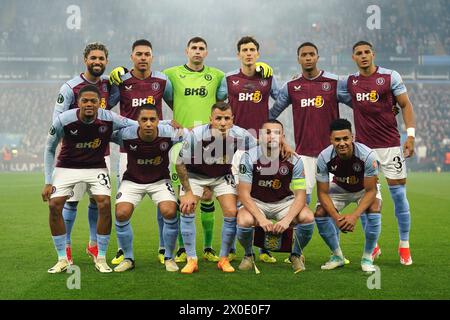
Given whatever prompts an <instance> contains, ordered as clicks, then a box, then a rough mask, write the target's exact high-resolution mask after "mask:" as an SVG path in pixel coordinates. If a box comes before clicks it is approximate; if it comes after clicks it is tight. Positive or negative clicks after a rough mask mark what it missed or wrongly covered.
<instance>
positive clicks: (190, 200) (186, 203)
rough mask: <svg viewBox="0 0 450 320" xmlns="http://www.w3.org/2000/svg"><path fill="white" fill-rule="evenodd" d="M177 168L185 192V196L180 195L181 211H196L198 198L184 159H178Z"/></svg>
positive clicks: (185, 212) (188, 212)
mask: <svg viewBox="0 0 450 320" xmlns="http://www.w3.org/2000/svg"><path fill="white" fill-rule="evenodd" d="M175 168H176V170H177V174H178V178H179V179H180V183H181V186H182V187H183V190H184V192H185V194H184V196H181V197H180V211H181V212H182V213H184V214H190V213H194V212H195V207H196V206H197V202H198V198H197V197H196V196H195V195H194V194H193V193H192V189H191V185H190V184H189V177H188V173H187V169H186V165H185V164H184V163H183V162H182V161H179V160H178V161H177V164H176V165H175Z"/></svg>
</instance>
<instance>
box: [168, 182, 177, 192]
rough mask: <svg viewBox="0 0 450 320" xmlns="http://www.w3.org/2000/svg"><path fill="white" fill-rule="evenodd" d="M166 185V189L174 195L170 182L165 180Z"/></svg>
mask: <svg viewBox="0 0 450 320" xmlns="http://www.w3.org/2000/svg"><path fill="white" fill-rule="evenodd" d="M166 187H167V190H169V192H170V193H171V194H173V195H175V191H174V190H173V187H172V185H171V184H170V183H168V182H167V183H166Z"/></svg>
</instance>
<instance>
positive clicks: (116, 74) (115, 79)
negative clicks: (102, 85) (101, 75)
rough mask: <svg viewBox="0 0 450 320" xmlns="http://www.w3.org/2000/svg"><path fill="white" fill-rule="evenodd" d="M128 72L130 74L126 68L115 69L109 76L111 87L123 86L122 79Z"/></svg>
mask: <svg viewBox="0 0 450 320" xmlns="http://www.w3.org/2000/svg"><path fill="white" fill-rule="evenodd" d="M127 72H128V69H127V68H125V67H117V68H114V69H113V70H112V71H111V73H110V74H109V83H110V84H111V85H116V86H118V85H120V84H122V82H123V81H122V79H121V78H120V77H121V76H123V75H124V74H125V73H127Z"/></svg>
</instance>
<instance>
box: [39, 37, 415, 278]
mask: <svg viewBox="0 0 450 320" xmlns="http://www.w3.org/2000/svg"><path fill="white" fill-rule="evenodd" d="M259 46H260V44H259V43H258V41H257V40H256V39H255V38H254V37H252V36H242V37H241V38H240V39H238V41H237V44H236V54H237V57H238V59H239V61H240V68H239V69H237V70H235V71H231V72H228V73H224V72H223V71H221V70H219V69H216V68H214V67H211V66H208V65H205V58H206V57H207V54H208V44H207V41H206V40H205V39H203V38H202V37H193V38H191V39H189V40H188V41H187V44H186V48H185V55H186V60H187V61H186V63H185V64H184V65H180V66H175V67H170V68H167V69H165V70H163V71H161V72H159V71H155V70H153V69H152V62H153V51H152V50H153V49H152V43H151V42H150V41H149V40H146V39H139V40H136V41H134V42H133V43H132V45H131V61H132V67H131V68H129V69H128V68H127V67H126V66H118V67H114V68H113V70H112V72H111V73H110V75H109V76H108V75H105V69H106V66H107V64H108V54H109V52H108V49H107V47H106V46H105V45H104V44H102V43H100V42H92V43H89V44H87V45H86V47H85V49H84V52H83V53H82V55H83V59H84V63H85V66H86V69H85V70H84V71H82V72H81V73H80V74H79V75H78V76H76V77H74V78H73V79H71V80H69V81H67V82H65V83H64V84H63V85H62V86H61V88H60V91H59V93H58V94H57V99H56V103H55V107H54V112H53V115H49V118H52V125H51V127H50V129H49V132H48V136H47V142H46V147H45V154H44V166H45V186H44V188H43V190H42V199H43V201H46V202H48V205H49V225H50V231H51V235H52V239H53V243H54V247H55V249H56V253H57V262H56V264H55V265H54V266H52V267H51V268H50V269H48V273H61V272H65V271H67V269H68V268H70V266H71V265H72V264H74V263H75V264H76V260H75V261H74V259H72V248H71V231H72V227H73V225H74V222H75V217H76V216H77V211H78V210H80V209H81V208H80V207H79V206H78V203H79V202H80V201H81V199H82V198H83V196H84V194H85V193H87V194H88V195H89V204H88V208H87V212H88V222H89V226H88V227H89V239H86V241H87V246H86V253H87V254H88V255H89V256H90V257H91V258H92V261H93V263H94V265H95V268H96V269H97V270H98V271H99V272H101V273H111V272H125V271H129V270H132V269H134V268H135V256H134V253H133V229H132V215H133V211H134V210H135V208H136V207H137V206H138V205H139V203H140V202H141V201H148V200H145V199H144V198H145V195H148V196H149V198H151V201H153V203H154V204H155V206H156V210H155V211H156V212H154V217H155V218H156V220H157V226H158V235H159V251H158V252H155V253H154V255H155V256H157V258H158V260H159V261H160V263H161V264H162V265H164V267H165V270H166V271H168V272H180V273H182V274H191V273H194V272H198V271H200V272H201V269H202V264H203V263H207V262H213V263H215V264H216V265H217V269H218V272H224V273H232V272H236V271H237V272H245V271H251V270H254V271H255V272H256V273H259V270H258V267H257V263H258V264H259V263H260V262H261V263H268V264H271V263H275V262H276V258H275V257H274V256H273V254H272V253H273V252H285V255H286V256H285V259H284V261H283V262H284V263H286V266H288V267H289V268H291V270H292V271H293V272H294V273H296V274H297V273H300V272H302V271H305V270H306V269H307V268H306V265H307V264H306V259H305V255H304V253H303V251H304V249H305V248H306V247H307V245H308V243H309V242H310V240H311V238H312V236H313V233H314V229H315V226H317V232H318V234H319V235H320V237H321V239H322V240H323V245H325V246H326V247H327V248H328V249H329V252H330V256H328V257H326V256H325V257H323V261H322V262H323V263H322V264H321V267H320V269H321V270H334V269H337V268H340V267H344V268H345V265H346V264H349V263H350V261H349V260H348V259H346V257H345V247H343V248H341V245H340V237H341V235H340V234H341V233H352V232H353V231H354V229H355V226H356V225H357V224H359V223H360V222H361V226H362V230H363V234H364V240H363V241H360V247H361V249H362V250H361V252H362V256H361V260H360V261H358V262H356V261H353V262H352V263H358V264H359V263H360V268H361V270H362V271H363V272H364V273H367V274H370V273H373V272H376V271H377V265H376V264H375V261H376V259H377V258H378V257H379V256H380V255H381V248H380V246H379V245H378V239H379V237H380V234H381V219H382V218H381V211H382V199H381V193H380V179H384V178H385V179H386V182H387V185H388V188H389V194H390V196H391V199H385V201H392V202H393V204H394V212H386V214H395V217H396V220H397V224H398V237H399V239H398V248H397V249H398V262H399V264H400V265H402V266H403V268H407V266H410V265H412V264H413V259H412V253H413V251H412V252H411V250H410V244H409V240H410V239H409V235H410V226H411V213H410V204H409V201H408V197H407V193H406V180H407V179H406V177H407V168H406V162H405V159H406V158H410V157H413V156H414V140H415V127H416V123H415V114H414V110H413V105H412V103H411V101H410V99H409V97H408V91H407V89H406V86H405V84H404V83H403V80H402V77H401V76H400V74H399V73H398V72H397V71H395V70H391V69H387V68H384V67H382V66H379V65H377V64H376V52H377V51H376V48H374V46H373V45H372V44H371V43H370V42H369V41H365V40H360V39H355V42H354V45H353V47H352V48H351V52H352V60H353V61H354V63H355V73H353V74H350V75H346V76H342V75H340V76H338V75H335V74H333V73H330V72H327V71H326V70H321V69H320V68H319V66H318V61H319V56H320V54H319V51H320V49H321V48H318V47H317V46H316V45H315V44H314V43H312V42H303V43H300V44H298V47H297V49H296V53H297V61H298V64H299V68H300V72H299V74H298V75H296V76H294V77H293V78H292V79H291V80H289V81H287V82H286V83H284V84H278V82H277V81H276V79H275V77H274V76H273V70H272V66H270V65H268V64H267V63H264V62H262V61H260V56H259ZM270 99H272V100H273V101H274V103H273V106H272V107H270V106H269V100H270ZM163 103H165V104H167V106H169V107H170V109H172V111H173V118H172V119H163V112H162V107H163ZM339 103H341V104H345V105H346V106H347V107H348V108H351V109H349V110H351V112H352V113H353V117H354V118H353V119H354V120H353V123H354V125H352V123H351V122H350V121H348V120H347V119H344V118H341V117H340V115H339ZM290 105H292V115H291V117H292V119H293V125H294V141H295V145H292V146H291V145H289V143H288V142H287V140H286V138H285V129H284V124H283V122H281V121H280V120H277V118H278V117H279V115H280V114H281V113H282V112H283V111H284V110H285V109H286V108H287V107H288V106H290ZM397 114H400V115H401V117H402V119H403V122H404V125H405V128H406V132H407V138H406V140H405V141H404V143H403V144H401V143H400V132H399V130H398V126H397V120H396V115H397ZM110 142H111V143H114V144H116V145H118V146H119V148H120V160H119V174H118V180H117V184H118V189H117V192H116V193H115V194H112V183H111V175H112V174H111V172H112V171H111V165H110V152H111V151H110ZM380 173H382V176H380ZM383 177H384V178H383ZM315 187H316V189H317V203H316V205H315V206H312V205H311V206H310V202H311V197H312V193H313V189H314V188H315ZM111 198H112V199H115V201H111ZM214 200H217V203H218V204H219V206H220V208H217V203H215V202H214ZM350 204H356V205H355V208H354V210H353V211H352V212H351V213H349V214H341V213H340V212H341V211H342V210H343V209H344V208H345V207H347V206H348V205H350ZM196 209H200V210H198V211H200V214H198V215H199V216H200V217H198V218H196V216H197V214H196V211H197V210H196ZM218 209H219V210H218ZM82 210H83V211H84V210H85V208H83V209H82ZM220 212H222V215H223V221H222V230H221V244H220V248H216V249H217V251H216V250H215V249H214V248H213V247H212V240H213V233H214V225H215V220H218V219H221V215H220ZM196 219H200V220H201V226H202V229H203V230H202V231H203V232H202V235H203V236H202V237H200V235H199V232H198V231H199V230H197V228H196V223H195V220H196ZM359 221H360V222H359ZM112 232H115V234H116V236H117V243H114V242H111V243H110V235H111V233H112ZM197 241H202V242H203V251H202V252H201V253H200V255H199V256H197V249H196V247H197V245H196V242H197ZM254 245H255V246H256V247H254ZM108 246H113V247H117V251H116V254H115V256H114V257H107V255H106V253H107V251H108ZM237 246H241V249H243V252H244V254H243V256H241V257H238V255H237V248H236V247H237ZM258 247H259V248H258ZM255 252H256V254H255ZM199 257H200V259H199ZM139 258H140V257H139V256H138V257H136V259H137V260H139ZM201 259H202V260H204V261H205V262H201V261H200V260H201ZM233 261H236V263H232V262H233ZM110 265H113V267H111V266H110ZM287 270H289V269H287ZM310 270H311V269H309V268H308V271H310ZM161 272H163V271H161ZM330 272H338V271H330ZM336 276H338V275H336Z"/></svg>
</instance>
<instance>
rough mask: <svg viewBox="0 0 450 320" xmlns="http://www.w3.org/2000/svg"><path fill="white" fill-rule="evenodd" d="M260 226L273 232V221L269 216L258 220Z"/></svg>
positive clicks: (266, 230)
mask: <svg viewBox="0 0 450 320" xmlns="http://www.w3.org/2000/svg"><path fill="white" fill-rule="evenodd" d="M258 224H259V226H260V227H261V228H262V229H263V230H264V232H273V223H272V221H270V220H269V219H267V218H264V219H263V220H261V221H258Z"/></svg>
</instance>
